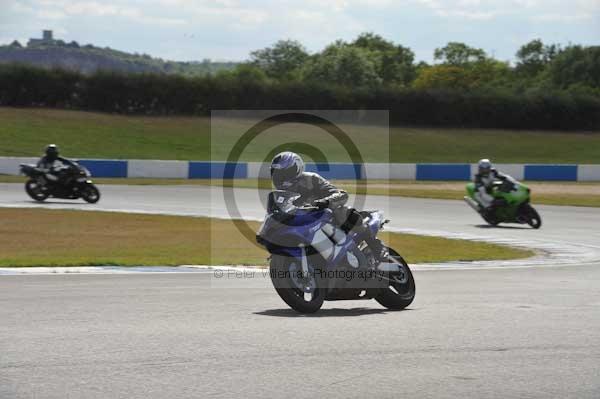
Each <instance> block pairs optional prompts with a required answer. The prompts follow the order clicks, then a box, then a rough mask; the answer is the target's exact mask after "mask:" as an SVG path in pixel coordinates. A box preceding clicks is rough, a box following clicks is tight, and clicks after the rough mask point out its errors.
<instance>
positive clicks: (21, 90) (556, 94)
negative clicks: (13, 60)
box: [0, 33, 600, 130]
mask: <svg viewBox="0 0 600 399" xmlns="http://www.w3.org/2000/svg"><path fill="white" fill-rule="evenodd" d="M434 59H435V63H433V64H427V63H424V62H420V63H415V60H414V53H413V52H412V50H411V49H410V48H408V47H404V46H402V45H398V44H395V43H393V42H391V41H388V40H385V39H383V38H382V37H380V36H377V35H374V34H372V33H365V34H362V35H360V36H358V37H357V38H356V39H355V40H354V41H351V42H344V41H336V42H334V43H332V44H331V45H329V46H327V47H326V48H325V49H323V50H322V51H321V52H318V53H315V54H310V53H308V52H307V51H306V49H305V48H304V47H303V46H302V45H301V44H300V43H298V42H296V41H291V40H284V41H279V42H277V43H275V44H274V45H273V46H271V47H268V48H264V49H261V50H257V51H254V52H253V53H251V56H250V59H249V60H248V61H247V62H244V63H241V64H239V65H237V66H236V67H235V68H233V69H232V70H227V71H219V72H217V73H214V74H211V75H208V76H200V77H183V76H177V75H166V74H121V73H115V72H107V71H99V72H97V73H94V74H91V75H82V74H79V73H76V72H69V71H66V70H60V69H52V70H43V69H36V68H32V67H28V66H25V65H18V64H10V65H2V66H0V105H8V106H45V107H62V108H74V109H84V110H96V111H104V112H115V113H131V114H146V115H174V114H192V115H208V114H209V113H210V111H211V110H213V109H388V110H389V111H390V122H391V123H393V124H397V125H401V124H402V125H427V126H455V127H486V128H518V129H573V130H575V129H577V130H597V129H600V46H589V47H584V46H578V45H569V46H567V47H564V48H563V47H561V46H559V45H556V44H545V43H543V42H542V41H541V40H533V41H531V42H529V43H527V44H525V45H523V46H522V47H521V48H519V49H518V51H517V53H516V63H515V64H514V65H511V64H510V63H508V62H503V61H499V60H496V59H494V58H493V57H490V56H489V55H488V54H486V52H485V51H484V50H482V49H478V48H473V47H470V46H467V45H466V44H464V43H455V42H451V43H448V44H447V45H446V46H444V47H441V48H438V49H436V50H435V51H434Z"/></svg>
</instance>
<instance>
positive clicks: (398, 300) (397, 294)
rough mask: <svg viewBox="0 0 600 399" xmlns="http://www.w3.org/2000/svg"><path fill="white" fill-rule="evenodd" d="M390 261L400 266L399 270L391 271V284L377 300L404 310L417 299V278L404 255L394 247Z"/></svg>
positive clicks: (395, 308)
mask: <svg viewBox="0 0 600 399" xmlns="http://www.w3.org/2000/svg"><path fill="white" fill-rule="evenodd" d="M389 253H390V255H389V257H388V263H394V264H396V265H397V266H398V269H399V270H398V271H397V272H390V273H389V279H390V280H389V286H388V288H387V289H385V290H383V291H382V292H381V294H379V295H378V296H376V297H375V300H376V301H377V302H379V303H380V304H381V305H383V306H385V307H386V308H388V309H392V310H402V309H404V308H406V307H407V306H408V305H410V304H411V303H412V301H413V300H414V299H415V292H416V285H415V279H414V277H413V275H412V272H411V271H410V268H409V267H408V264H407V263H406V262H405V261H404V259H403V258H402V256H400V254H399V253H398V252H396V251H394V250H393V249H392V248H389Z"/></svg>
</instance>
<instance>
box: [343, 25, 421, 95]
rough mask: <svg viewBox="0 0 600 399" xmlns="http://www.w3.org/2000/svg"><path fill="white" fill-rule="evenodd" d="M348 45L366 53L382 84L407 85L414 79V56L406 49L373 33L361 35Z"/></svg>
mask: <svg viewBox="0 0 600 399" xmlns="http://www.w3.org/2000/svg"><path fill="white" fill-rule="evenodd" d="M350 45H351V46H353V47H358V48H360V49H363V50H365V51H366V52H367V53H368V54H367V55H368V56H369V58H370V59H371V61H373V62H374V63H375V69H376V72H377V74H378V75H379V78H380V79H381V81H382V82H383V83H385V84H390V83H391V84H400V85H408V84H409V83H410V82H411V81H412V80H413V79H414V78H415V66H414V59H415V55H414V53H413V52H412V51H411V49H409V48H408V47H403V46H401V45H395V44H394V43H393V42H391V41H389V40H385V39H384V38H382V37H381V36H379V35H375V34H373V33H362V34H361V35H359V36H358V37H357V38H356V39H355V40H354V41H353V42H352V43H350Z"/></svg>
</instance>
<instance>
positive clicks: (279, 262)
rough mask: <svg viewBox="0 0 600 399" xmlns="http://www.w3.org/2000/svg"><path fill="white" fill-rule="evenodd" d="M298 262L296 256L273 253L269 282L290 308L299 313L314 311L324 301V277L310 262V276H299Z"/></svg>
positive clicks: (319, 307)
mask: <svg viewBox="0 0 600 399" xmlns="http://www.w3.org/2000/svg"><path fill="white" fill-rule="evenodd" d="M299 263H300V262H299V260H298V259H296V258H291V257H287V256H281V255H273V257H272V258H271V265H270V276H271V282H272V283H273V287H275V291H277V294H278V295H279V296H280V297H281V299H283V301H284V302H285V303H286V304H288V306H289V307H290V308H292V309H294V310H295V311H297V312H300V313H315V312H316V311H318V310H319V309H321V306H322V305H323V301H325V295H326V287H325V283H324V282H325V279H323V278H322V273H319V270H318V269H317V270H315V268H314V267H312V266H311V265H310V264H309V270H310V277H308V278H307V279H303V278H301V277H300V278H299V276H298V273H299V271H301V266H300V265H299ZM303 283H305V284H304V287H303V286H302V285H303ZM306 294H309V295H308V296H307V295H306Z"/></svg>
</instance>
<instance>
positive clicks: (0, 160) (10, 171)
mask: <svg viewBox="0 0 600 399" xmlns="http://www.w3.org/2000/svg"><path fill="white" fill-rule="evenodd" d="M38 161H39V158H22V157H0V175H18V174H19V164H22V163H33V164H36V163H37V162H38Z"/></svg>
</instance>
